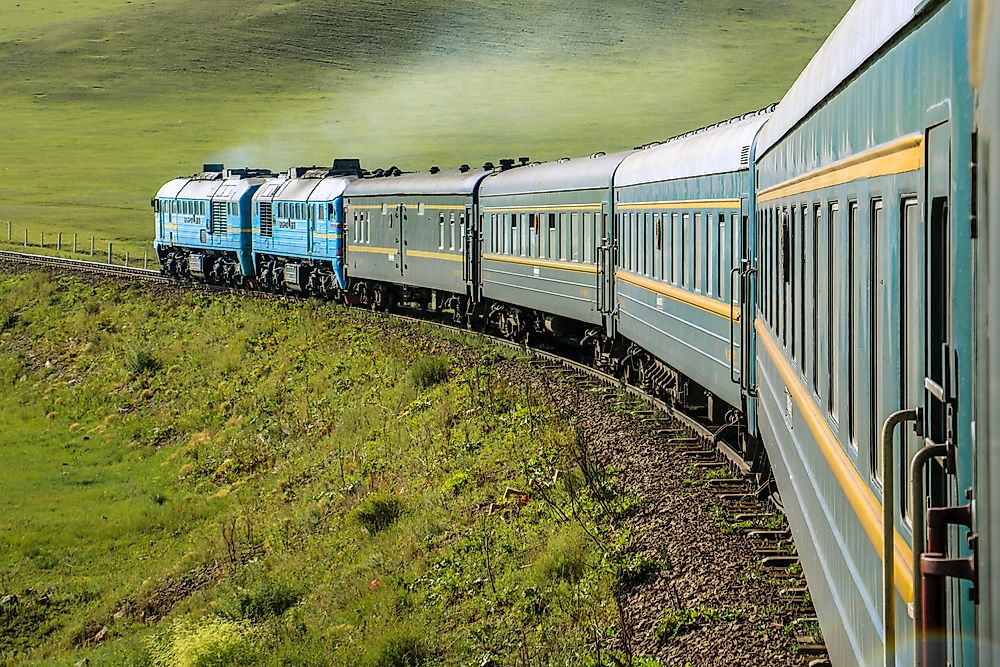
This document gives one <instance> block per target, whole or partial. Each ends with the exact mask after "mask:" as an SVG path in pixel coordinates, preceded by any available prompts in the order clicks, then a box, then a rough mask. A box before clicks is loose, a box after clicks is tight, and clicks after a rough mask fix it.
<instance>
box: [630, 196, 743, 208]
mask: <svg viewBox="0 0 1000 667" xmlns="http://www.w3.org/2000/svg"><path fill="white" fill-rule="evenodd" d="M740 205H741V204H740V200H739V199H692V200H690V201H684V200H681V199H676V200H672V201H653V202H642V203H632V204H628V203H626V204H618V207H617V208H618V210H619V211H652V210H658V209H667V210H673V209H686V208H691V209H695V208H735V209H738V208H740Z"/></svg>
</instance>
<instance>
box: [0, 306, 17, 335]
mask: <svg viewBox="0 0 1000 667" xmlns="http://www.w3.org/2000/svg"><path fill="white" fill-rule="evenodd" d="M15 324H17V313H15V312H14V311H13V310H7V309H6V308H3V307H0V333H3V332H4V331H7V330H8V329H13V328H14V325H15Z"/></svg>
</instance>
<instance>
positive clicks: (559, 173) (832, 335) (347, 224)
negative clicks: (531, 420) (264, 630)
mask: <svg viewBox="0 0 1000 667" xmlns="http://www.w3.org/2000/svg"><path fill="white" fill-rule="evenodd" d="M997 4H998V3H996V2H995V1H993V0H858V1H857V2H856V3H855V5H854V6H853V7H852V8H851V10H850V11H849V12H848V14H847V15H846V16H845V18H844V20H843V21H842V22H841V24H840V25H839V26H838V27H837V28H836V29H835V30H834V32H833V34H832V35H831V36H830V38H829V39H828V40H827V41H826V43H825V44H824V45H823V46H822V48H821V49H820V50H819V52H818V53H817V54H816V55H815V57H814V58H813V59H812V60H811V62H810V63H809V65H808V66H807V67H806V69H805V70H804V71H803V73H802V74H801V76H800V77H799V78H798V79H797V80H796V82H795V83H794V84H793V86H792V87H791V89H790V90H789V91H788V93H787V94H786V95H785V96H784V98H783V99H782V100H781V101H780V103H778V104H777V105H776V106H774V107H768V108H766V109H763V110H761V111H758V112H753V113H749V114H745V115H742V116H739V117H736V118H734V119H732V120H729V121H725V122H722V123H719V124H716V125H713V126H711V127H708V128H704V129H701V130H698V131H694V132H689V133H687V134H685V135H682V136H680V137H675V138H673V139H669V140H666V141H663V142H653V143H651V144H648V145H646V146H641V147H637V148H636V149H634V150H632V151H625V152H621V153H615V154H611V155H605V154H604V153H596V154H594V155H592V156H589V157H584V158H579V159H568V158H564V159H561V160H557V161H553V162H549V163H544V164H540V163H531V162H530V161H529V160H527V159H522V160H521V161H520V163H517V162H515V161H513V160H505V161H502V162H501V165H500V167H494V165H492V164H489V163H487V164H486V165H483V168H481V169H471V168H469V167H468V166H467V165H463V167H462V168H460V169H458V170H455V171H441V170H439V169H436V168H435V169H432V170H431V171H430V172H424V173H408V174H404V173H401V172H399V170H396V169H391V170H389V171H387V172H379V173H376V174H369V173H367V172H362V171H361V170H360V168H359V167H358V165H357V164H356V163H353V164H351V165H346V166H349V167H350V169H348V170H347V171H343V170H342V171H339V172H338V171H337V168H336V167H337V165H334V169H333V170H327V169H325V168H314V169H293V170H290V171H289V172H287V173H285V174H282V175H277V176H276V175H272V174H265V173H263V172H255V171H250V170H242V171H229V172H223V171H222V170H221V167H213V168H209V167H208V166H206V169H205V170H204V172H203V173H202V174H199V175H196V176H195V177H193V178H191V179H179V180H176V181H171V182H170V183H168V184H167V185H165V186H164V187H163V188H162V189H161V191H160V193H158V194H157V198H156V199H155V200H154V207H155V219H156V225H157V237H156V238H157V240H156V248H157V251H158V253H159V255H160V258H161V261H162V262H163V266H164V270H165V271H166V272H168V273H170V274H171V275H176V276H184V277H188V276H190V277H193V278H198V279H204V280H211V281H215V282H221V283H232V282H239V281H240V280H241V279H245V278H248V277H253V278H254V279H255V280H257V282H258V284H259V285H260V286H262V287H264V288H267V289H272V290H291V291H297V292H302V293H308V294H315V295H320V296H331V295H333V296H340V297H342V298H343V299H345V300H346V301H348V302H350V303H355V304H361V305H366V306H369V307H372V308H378V309H390V308H394V307H398V306H402V305H414V306H417V307H420V308H424V309H428V310H431V311H434V312H442V313H444V312H446V313H448V314H449V315H450V316H451V317H452V318H454V319H455V320H456V321H459V322H465V323H467V324H468V325H469V326H475V327H482V326H487V327H489V328H491V330H493V331H496V332H499V333H500V334H502V335H504V336H507V337H509V338H511V339H514V340H519V341H524V340H527V339H529V338H546V339H548V340H549V341H555V342H558V343H560V344H562V345H563V346H570V347H571V348H573V349H574V350H575V352H576V353H577V354H578V355H579V356H581V357H583V358H587V359H589V360H591V361H592V363H594V364H595V365H597V366H599V367H602V368H605V369H607V370H609V371H612V372H614V373H617V374H618V375H619V376H620V377H622V378H623V379H624V380H626V381H627V382H630V383H632V384H635V385H637V386H641V387H643V388H644V389H645V390H646V391H647V392H649V393H651V394H654V395H657V396H659V397H661V398H663V399H665V400H667V401H670V402H672V403H674V404H676V405H680V406H683V407H685V408H686V409H687V410H689V411H691V412H693V413H696V414H697V415H698V416H699V417H700V418H701V419H702V421H703V422H706V423H708V424H712V425H715V426H717V427H718V431H719V432H720V433H725V434H726V435H727V438H726V441H727V444H728V446H729V447H730V449H733V450H736V451H737V452H739V453H740V454H741V455H742V458H744V459H745V460H753V461H755V462H756V463H757V464H758V468H757V470H766V471H767V475H766V476H762V479H766V480H767V481H769V483H770V484H771V485H772V486H773V491H774V492H776V494H777V495H778V496H779V497H780V499H781V502H782V503H783V506H784V508H785V512H786V515H787V518H788V523H789V526H790V528H791V531H792V534H793V536H794V538H795V542H796V545H797V548H798V552H799V555H800V557H801V560H802V564H803V568H804V572H805V575H806V577H807V579H808V582H809V586H810V591H811V592H812V595H813V598H814V603H815V607H816V610H817V613H818V615H819V621H820V625H821V626H822V629H823V632H824V636H825V638H826V644H827V647H828V650H829V652H830V655H831V658H832V660H833V662H834V663H835V664H837V665H855V664H876V663H881V664H883V665H896V664H899V665H923V666H925V667H931V666H935V665H945V664H949V665H962V666H973V665H980V666H981V665H993V664H1000V649H998V648H997V646H996V645H995V643H996V642H997V641H1000V640H998V638H1000V604H996V602H997V601H1000V578H997V577H994V576H993V574H994V571H995V570H996V569H997V568H998V567H1000V540H998V537H997V533H994V532H993V531H992V527H994V526H996V525H997V521H998V520H1000V494H993V493H992V488H993V485H992V482H994V481H996V482H998V484H1000V460H998V459H1000V456H998V454H997V452H1000V445H998V442H1000V440H998V433H1000V425H998V416H997V415H1000V409H998V407H997V397H998V396H1000V379H998V378H1000V362H998V361H997V360H998V359H1000V351H997V350H996V349H995V348H996V347H997V346H996V340H997V339H998V336H1000V335H998V334H997V327H996V326H995V323H992V322H990V318H991V314H992V313H997V312H1000V279H998V278H997V276H1000V269H997V268H996V267H997V266H998V265H1000V243H998V240H997V239H996V238H993V237H995V236H996V232H995V231H993V230H992V229H991V224H992V225H994V226H995V225H996V223H997V222H998V221H1000V8H998V7H997V6H996V5H997ZM341 166H342V167H345V165H341ZM224 185H228V186H231V187H233V188H235V189H233V190H231V191H229V192H222V187H223V186H224ZM251 197H252V198H253V210H252V216H253V217H252V220H251V218H250V217H244V216H250V215H251V211H250V206H249V202H250V198H251ZM227 202H228V203H227ZM217 207H219V211H220V217H219V218H218V219H219V220H224V224H222V223H220V224H219V226H216V222H215V220H216V217H215V216H214V211H215V210H216V208H217ZM762 463H767V465H766V466H763V467H761V466H760V464H762ZM997 488H1000V486H998V487H997Z"/></svg>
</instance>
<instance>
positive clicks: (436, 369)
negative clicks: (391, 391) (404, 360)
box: [410, 354, 451, 389]
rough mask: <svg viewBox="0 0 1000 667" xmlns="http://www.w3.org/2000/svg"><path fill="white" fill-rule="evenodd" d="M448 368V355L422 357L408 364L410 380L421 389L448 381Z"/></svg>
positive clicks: (449, 367)
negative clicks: (410, 364)
mask: <svg viewBox="0 0 1000 667" xmlns="http://www.w3.org/2000/svg"><path fill="white" fill-rule="evenodd" d="M450 369H451V361H450V360H449V359H448V357H445V356H441V355H439V354H434V355H431V356H429V357H422V358H420V359H417V361H416V362H414V364H413V365H412V366H410V381H411V382H413V384H414V386H416V387H419V388H421V389H425V388H427V387H433V386H434V385H436V384H441V383H442V382H447V381H448V371H449V370H450Z"/></svg>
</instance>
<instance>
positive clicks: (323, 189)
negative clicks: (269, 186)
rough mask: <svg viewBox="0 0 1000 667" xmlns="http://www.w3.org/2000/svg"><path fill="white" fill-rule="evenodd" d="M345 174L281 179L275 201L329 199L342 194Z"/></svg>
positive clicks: (344, 187) (345, 182) (274, 197)
mask: <svg viewBox="0 0 1000 667" xmlns="http://www.w3.org/2000/svg"><path fill="white" fill-rule="evenodd" d="M351 180H352V179H351V178H350V177H347V176H327V177H325V178H319V179H317V178H290V179H288V180H285V181H281V182H280V183H279V185H278V190H277V191H276V192H275V193H274V195H273V199H274V200H275V201H331V200H333V199H336V198H337V197H339V196H340V195H342V194H344V190H345V189H346V188H347V184H348V183H350V182H351Z"/></svg>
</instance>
